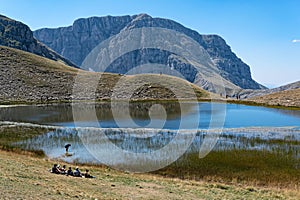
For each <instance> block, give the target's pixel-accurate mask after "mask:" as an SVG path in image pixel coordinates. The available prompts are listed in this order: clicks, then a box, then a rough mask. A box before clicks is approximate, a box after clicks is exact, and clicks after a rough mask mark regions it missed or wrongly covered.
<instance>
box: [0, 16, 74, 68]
mask: <svg viewBox="0 0 300 200" xmlns="http://www.w3.org/2000/svg"><path fill="white" fill-rule="evenodd" d="M0 45H3V46H8V47H12V48H16V49H20V50H23V51H27V52H31V53H34V54H37V55H39V56H42V57H45V58H49V59H51V60H55V61H62V62H63V63H65V64H67V65H70V66H74V67H75V64H73V63H72V62H71V61H69V60H67V59H65V58H64V57H62V56H61V55H59V54H58V53H56V52H54V51H53V50H51V49H49V48H48V47H47V46H45V45H43V44H42V43H40V42H39V41H37V40H36V39H35V38H34V37H33V33H32V31H31V30H30V28H29V27H28V26H27V25H25V24H23V23H22V22H18V21H15V20H12V19H9V18H7V17H5V16H3V15H0Z"/></svg>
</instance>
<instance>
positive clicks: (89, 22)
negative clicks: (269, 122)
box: [34, 14, 265, 92]
mask: <svg viewBox="0 0 300 200" xmlns="http://www.w3.org/2000/svg"><path fill="white" fill-rule="evenodd" d="M141 27H159V28H165V29H170V30H174V31H177V32H180V33H183V34H185V35H187V36H189V37H190V38H192V39H193V40H194V41H196V42H197V43H198V44H199V45H200V46H201V47H202V48H203V52H198V53H199V54H200V53H201V57H203V60H204V62H203V63H201V64H202V68H201V69H200V68H197V67H196V66H194V65H192V64H190V63H189V62H188V61H186V60H184V59H182V58H180V57H178V56H177V55H175V54H174V53H172V52H165V51H157V50H153V49H143V50H139V51H134V52H130V53H129V54H126V55H124V56H122V57H121V58H120V59H118V60H117V61H116V62H115V63H113V64H112V65H111V66H110V68H109V69H108V70H107V71H108V72H113V73H121V74H123V73H126V72H127V71H128V70H130V69H132V68H134V67H135V66H138V65H141V64H146V63H159V64H163V65H167V66H169V67H170V68H174V69H176V70H178V71H179V72H180V73H181V74H183V75H184V77H185V79H186V80H189V81H190V82H192V83H195V84H197V85H199V86H201V87H202V88H204V89H207V90H209V91H215V88H214V86H213V84H216V82H215V81H216V80H223V82H224V85H225V87H226V88H227V89H229V90H231V91H233V92H234V91H237V90H239V89H240V88H244V89H265V87H264V86H262V85H260V84H258V83H257V82H255V81H254V80H253V79H252V78H251V72H250V67H249V66H248V65H247V64H245V63H244V62H243V61H242V60H241V59H240V58H238V57H237V56H236V55H235V54H234V53H233V52H232V51H231V48H230V47H229V46H228V45H227V44H226V42H225V40H224V39H223V38H221V37H220V36H218V35H201V34H199V33H197V32H196V31H194V30H191V29H189V28H186V27H184V26H183V25H181V24H179V23H177V22H175V21H172V20H169V19H163V18H152V17H151V16H149V15H147V14H140V15H133V16H129V15H127V16H117V17H113V16H106V17H91V18H87V19H78V20H76V21H75V22H74V23H73V25H72V26H68V27H61V28H51V29H49V28H43V29H40V30H36V31H34V36H35V37H36V38H37V39H38V40H39V41H41V42H43V43H44V44H45V45H47V46H48V47H50V48H51V49H53V50H55V51H56V52H58V53H60V54H61V55H63V56H64V57H66V58H68V59H69V60H71V61H73V62H74V63H75V64H77V65H78V66H81V64H82V62H83V61H84V59H85V58H86V56H87V55H88V54H89V52H90V51H91V50H92V49H94V48H95V47H96V46H97V45H98V44H99V43H101V42H102V41H104V40H106V39H108V38H109V37H111V36H113V35H116V34H118V33H121V32H124V31H126V30H133V29H135V28H141ZM182 42H184V41H182ZM182 45H183V46H184V43H182ZM124 66H126V68H124ZM101 70H102V69H99V71H101ZM216 85H218V84H216Z"/></svg>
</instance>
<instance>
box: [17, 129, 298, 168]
mask: <svg viewBox="0 0 300 200" xmlns="http://www.w3.org/2000/svg"><path fill="white" fill-rule="evenodd" d="M141 134H143V135H144V137H143V138H141V137H139V136H140V135H141ZM177 134H178V131H176V130H157V129H130V128H129V129H124V128H114V129H112V128H108V129H106V128H104V129H103V128H101V129H99V128H79V129H75V128H58V129H56V130H54V131H51V132H49V133H47V134H44V135H40V136H38V137H35V138H32V139H30V140H26V141H23V142H20V143H18V145H21V146H22V147H23V148H26V149H41V150H43V151H44V152H45V153H46V155H48V156H49V157H51V158H59V159H62V160H65V161H67V162H81V163H93V164H101V163H107V161H108V160H109V161H110V162H111V163H110V166H112V167H116V168H118V169H128V168H131V167H132V168H137V166H138V167H142V168H145V167H149V166H152V165H155V164H158V163H159V162H165V161H166V160H168V158H169V157H170V155H171V154H173V153H174V152H176V151H179V150H180V148H181V147H182V145H183V144H184V143H185V141H186V137H187V136H188V135H189V134H191V131H190V130H181V135H180V139H179V140H177V143H176V145H173V146H172V151H169V152H164V153H162V154H160V155H159V156H157V157H153V158H152V157H150V158H146V156H145V159H144V160H140V159H137V157H134V156H136V155H137V154H136V153H138V154H145V155H146V154H147V153H151V152H154V151H156V150H159V149H160V148H162V147H164V146H165V145H167V144H169V143H170V141H172V139H173V138H174V136H175V135H177ZM212 134H218V130H198V131H197V134H196V137H195V138H194V140H193V142H192V144H191V146H190V148H189V149H188V151H187V153H195V152H198V151H199V147H200V146H201V144H202V142H203V140H204V138H205V137H206V136H207V135H212ZM107 138H108V139H109V143H111V144H113V147H112V146H111V145H108V142H107ZM137 138H138V139H137ZM270 141H279V142H270ZM280 141H282V142H280ZM298 141H300V130H299V129H296V128H238V129H224V130H223V132H222V135H221V136H220V138H219V140H218V143H217V145H216V146H215V148H214V150H216V151H218V150H232V149H233V150H236V149H248V150H249V149H256V150H257V149H258V150H266V151H271V152H272V151H280V152H287V153H288V152H289V153H291V152H292V153H293V155H294V156H297V157H299V155H300V154H299V152H300V146H299V142H298ZM66 143H70V144H72V146H71V151H72V153H73V155H72V156H65V154H64V153H65V152H64V151H65V149H64V146H65V144H66ZM87 147H88V148H87ZM112 148H119V149H121V150H122V151H126V152H132V154H130V155H131V157H122V156H120V157H117V156H118V155H112V150H113V149H112ZM95 152H97V153H100V154H101V155H102V156H101V157H97V159H96V158H95V157H94V156H95V154H94V153H95ZM112 156H116V157H114V158H112Z"/></svg>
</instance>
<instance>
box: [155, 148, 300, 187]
mask: <svg viewBox="0 0 300 200" xmlns="http://www.w3.org/2000/svg"><path fill="white" fill-rule="evenodd" d="M299 167H300V160H299V159H298V158H296V157H295V156H294V155H293V154H292V153H290V154H286V153H282V152H276V151H272V152H270V151H266V150H245V149H233V150H221V151H212V152H211V153H209V154H208V155H207V156H206V157H205V158H203V159H200V158H199V156H198V153H191V154H186V155H184V156H182V157H181V158H180V159H179V160H178V161H176V162H175V163H173V164H172V165H170V166H168V167H166V168H164V169H162V170H159V171H157V172H155V173H158V174H161V175H164V176H168V177H177V178H181V179H194V180H206V181H218V180H219V181H220V180H221V182H225V183H242V184H250V185H262V186H263V185H274V186H280V187H291V186H292V187H298V186H299V183H300V171H299Z"/></svg>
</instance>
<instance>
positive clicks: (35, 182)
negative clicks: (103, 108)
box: [0, 151, 300, 199]
mask: <svg viewBox="0 0 300 200" xmlns="http://www.w3.org/2000/svg"><path fill="white" fill-rule="evenodd" d="M0 160H1V162H0V169H1V170H0V191H1V199H299V197H300V196H299V195H300V194H299V192H298V191H293V190H287V189H285V190H279V189H274V188H266V187H264V188H259V187H250V186H247V185H234V184H231V185H226V184H223V183H205V182H202V181H198V182H196V181H182V180H179V179H171V178H163V177H160V176H158V175H149V174H128V173H123V172H119V171H115V170H111V169H109V168H105V167H96V166H80V168H81V169H89V170H90V171H91V173H92V174H93V175H95V176H96V178H95V179H84V178H74V177H67V176H63V175H55V174H51V173H49V172H48V169H49V168H50V167H51V165H52V164H53V163H54V162H55V161H51V160H48V159H42V158H36V157H32V156H28V155H20V154H16V153H12V152H6V151H0ZM60 164H64V163H60ZM67 165H68V164H67Z"/></svg>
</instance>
